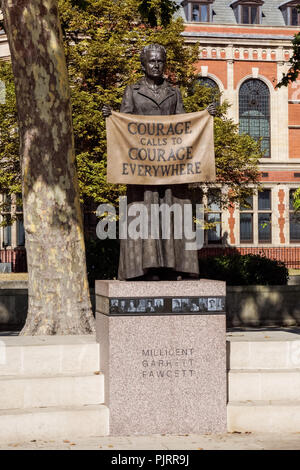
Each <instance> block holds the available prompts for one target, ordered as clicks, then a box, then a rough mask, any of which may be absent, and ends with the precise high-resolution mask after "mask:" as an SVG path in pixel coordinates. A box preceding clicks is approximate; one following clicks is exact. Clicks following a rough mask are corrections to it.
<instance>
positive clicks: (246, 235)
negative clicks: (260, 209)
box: [240, 196, 253, 243]
mask: <svg viewBox="0 0 300 470" xmlns="http://www.w3.org/2000/svg"><path fill="white" fill-rule="evenodd" d="M240 243H253V196H249V197H248V198H247V200H246V201H245V205H241V206H240Z"/></svg>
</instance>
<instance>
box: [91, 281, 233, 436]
mask: <svg viewBox="0 0 300 470" xmlns="http://www.w3.org/2000/svg"><path fill="white" fill-rule="evenodd" d="M225 296H226V288H225V283H224V282H221V281H210V280H200V281H174V282H172V281H170V282H168V281H160V282H125V281H96V323H97V326H96V328H97V340H98V341H99V343H100V370H101V371H102V372H103V373H104V382H105V404H106V405H107V406H108V407H109V411H110V434H111V435H128V434H131V435H132V434H157V433H161V434H186V433H198V434H201V433H223V432H226V389H227V387H226V339H225V333H226V326H225V325H226V321H225V316H226V315H225Z"/></svg>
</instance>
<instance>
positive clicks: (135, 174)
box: [106, 110, 216, 185]
mask: <svg viewBox="0 0 300 470" xmlns="http://www.w3.org/2000/svg"><path fill="white" fill-rule="evenodd" d="M106 129H107V159H108V161H107V181H108V182H109V183H119V184H143V185H161V184H180V183H198V182H204V181H215V179H216V170H215V159H214V138H213V117H212V116H211V115H210V114H209V113H208V111H206V110H205V111H200V112H197V113H187V114H175V115H171V116H140V115H139V116H137V115H134V114H125V113H116V112H114V111H113V112H112V115H111V116H110V117H109V118H107V119H106Z"/></svg>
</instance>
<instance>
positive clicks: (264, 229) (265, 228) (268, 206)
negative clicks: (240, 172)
mask: <svg viewBox="0 0 300 470" xmlns="http://www.w3.org/2000/svg"><path fill="white" fill-rule="evenodd" d="M257 198H258V216H257V217H258V243H271V242H272V212H271V210H272V198H271V189H264V190H263V191H261V192H259V193H258V196H257Z"/></svg>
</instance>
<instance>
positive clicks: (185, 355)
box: [141, 348, 196, 378]
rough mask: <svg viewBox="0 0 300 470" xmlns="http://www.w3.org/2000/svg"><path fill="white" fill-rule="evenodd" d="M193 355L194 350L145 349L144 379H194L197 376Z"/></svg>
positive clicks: (143, 356) (143, 362)
mask: <svg viewBox="0 0 300 470" xmlns="http://www.w3.org/2000/svg"><path fill="white" fill-rule="evenodd" d="M193 355H194V349H193V348H170V349H168V348H162V349H143V350H142V368H143V369H142V372H141V374H142V377H143V378H180V377H193V376H195V375H196V371H195V364H194V362H195V361H194V358H193ZM162 357H163V358H164V359H162ZM158 358H159V359H158Z"/></svg>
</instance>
